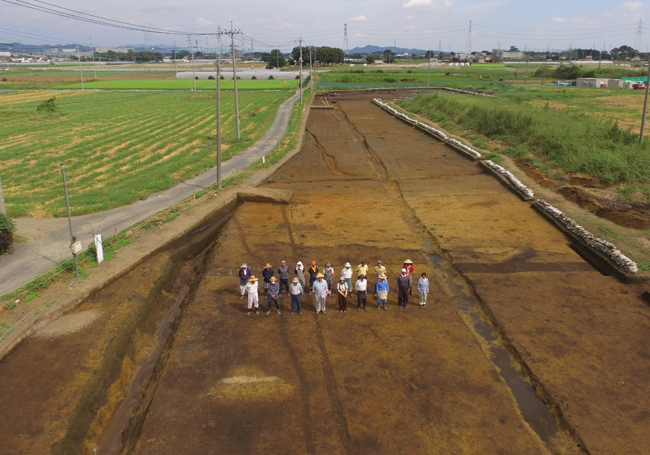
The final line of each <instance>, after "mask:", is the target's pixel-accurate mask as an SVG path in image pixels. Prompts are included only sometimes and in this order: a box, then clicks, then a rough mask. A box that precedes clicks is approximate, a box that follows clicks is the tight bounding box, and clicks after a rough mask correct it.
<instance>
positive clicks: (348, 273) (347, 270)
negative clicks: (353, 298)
mask: <svg viewBox="0 0 650 455" xmlns="http://www.w3.org/2000/svg"><path fill="white" fill-rule="evenodd" d="M341 276H342V277H343V278H345V284H347V285H348V289H349V290H350V295H352V266H351V265H350V263H349V262H346V263H345V267H343V270H341Z"/></svg>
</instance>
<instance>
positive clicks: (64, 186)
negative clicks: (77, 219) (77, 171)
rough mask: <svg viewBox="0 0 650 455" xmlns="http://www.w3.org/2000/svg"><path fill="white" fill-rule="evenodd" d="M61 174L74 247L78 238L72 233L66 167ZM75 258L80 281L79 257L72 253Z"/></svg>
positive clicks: (62, 167) (71, 242)
mask: <svg viewBox="0 0 650 455" xmlns="http://www.w3.org/2000/svg"><path fill="white" fill-rule="evenodd" d="M61 173H63V189H64V190H65V205H66V207H67V208H68V226H69V227H70V246H72V245H73V244H74V243H75V242H76V240H77V236H76V235H74V234H73V233H72V216H71V215H70V199H69V198H68V182H67V181H66V179H65V166H61ZM72 256H74V267H75V269H76V271H77V280H78V279H79V262H77V255H76V254H75V253H72Z"/></svg>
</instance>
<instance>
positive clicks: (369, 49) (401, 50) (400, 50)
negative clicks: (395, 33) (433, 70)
mask: <svg viewBox="0 0 650 455" xmlns="http://www.w3.org/2000/svg"><path fill="white" fill-rule="evenodd" d="M386 49H390V50H391V51H393V52H395V53H396V54H406V53H408V54H424V53H425V52H426V50H424V49H408V48H406V47H393V46H383V47H382V46H373V45H371V44H368V45H367V46H364V47H355V48H354V49H350V54H372V53H373V52H384V51H385V50H386ZM431 50H433V49H431Z"/></svg>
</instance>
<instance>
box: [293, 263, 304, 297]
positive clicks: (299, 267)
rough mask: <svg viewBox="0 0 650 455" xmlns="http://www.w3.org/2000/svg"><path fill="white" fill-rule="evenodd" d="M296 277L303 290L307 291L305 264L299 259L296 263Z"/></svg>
mask: <svg viewBox="0 0 650 455" xmlns="http://www.w3.org/2000/svg"><path fill="white" fill-rule="evenodd" d="M295 272H296V278H298V281H299V282H300V284H301V285H302V292H305V266H304V265H302V262H300V261H298V262H297V263H296V270H295Z"/></svg>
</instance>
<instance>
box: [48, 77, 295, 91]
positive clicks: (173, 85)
mask: <svg viewBox="0 0 650 455" xmlns="http://www.w3.org/2000/svg"><path fill="white" fill-rule="evenodd" d="M216 84H217V81H216V80H212V79H199V80H197V81H196V89H197V90H215V87H216ZM53 88H54V89H71V90H75V89H80V88H81V83H75V84H65V85H58V86H54V87H53ZM84 88H85V89H87V90H93V89H101V90H190V89H193V88H194V80H192V79H120V80H109V81H102V80H99V81H92V82H85V83H84ZM234 88H235V82H234V81H233V80H232V79H223V80H222V81H221V89H222V90H233V89H234ZM297 88H298V81H297V80H295V79H284V80H282V79H274V80H268V79H258V80H251V79H240V80H238V81H237V89H239V90H282V89H293V90H295V89H297Z"/></svg>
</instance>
